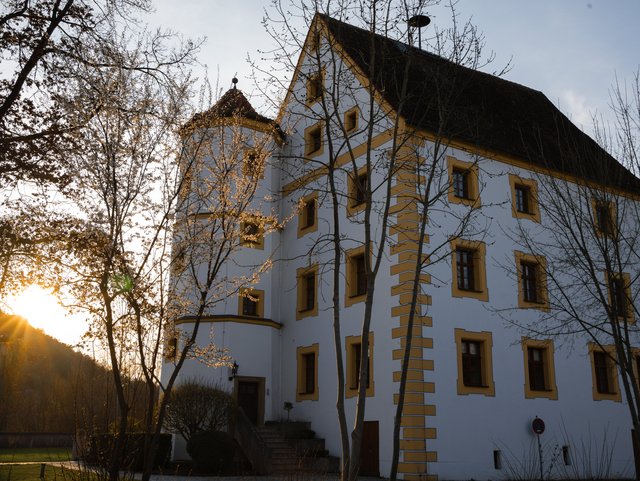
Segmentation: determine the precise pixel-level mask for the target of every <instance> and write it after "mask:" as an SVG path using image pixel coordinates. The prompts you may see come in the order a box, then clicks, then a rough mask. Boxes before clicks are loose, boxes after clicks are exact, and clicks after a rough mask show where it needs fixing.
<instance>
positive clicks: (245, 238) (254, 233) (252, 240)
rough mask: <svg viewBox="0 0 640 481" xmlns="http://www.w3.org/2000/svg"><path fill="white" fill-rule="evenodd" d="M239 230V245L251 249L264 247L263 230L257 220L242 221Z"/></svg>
mask: <svg viewBox="0 0 640 481" xmlns="http://www.w3.org/2000/svg"><path fill="white" fill-rule="evenodd" d="M240 230H241V236H240V245H242V246H245V247H251V248H253V249H262V248H263V247H264V231H263V229H262V227H261V226H260V224H259V223H258V221H257V220H256V221H253V220H248V221H244V222H242V223H241V224H240Z"/></svg>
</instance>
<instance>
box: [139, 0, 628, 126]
mask: <svg viewBox="0 0 640 481" xmlns="http://www.w3.org/2000/svg"><path fill="white" fill-rule="evenodd" d="M285 1H286V0H283V2H285ZM154 3H155V8H156V11H155V13H154V14H153V15H151V16H150V17H149V18H148V20H149V22H150V23H151V24H152V25H154V26H164V27H170V28H171V29H173V30H174V31H176V32H180V33H181V34H183V35H184V36H185V37H190V38H205V37H206V40H207V41H206V44H205V45H204V47H203V48H202V51H201V54H200V56H199V58H200V62H201V63H202V64H205V65H206V66H207V68H208V74H209V77H210V78H211V80H212V83H214V84H215V81H216V78H218V79H219V84H220V87H221V88H223V90H226V89H227V88H230V87H231V79H232V78H233V76H234V75H235V74H236V73H237V75H238V78H239V84H238V88H240V89H241V90H243V91H244V92H245V93H246V94H248V96H251V95H252V94H253V93H255V92H257V91H256V90H255V87H254V85H252V81H251V79H250V71H251V70H250V67H249V65H248V64H247V62H246V58H247V55H251V57H252V58H260V54H259V52H258V50H260V49H262V50H268V49H269V48H272V47H273V46H274V41H273V40H272V39H271V38H270V37H269V36H268V35H267V34H266V32H265V29H264V27H263V26H262V24H261V22H262V19H263V17H264V9H265V8H268V7H269V4H270V2H269V1H268V0H237V1H236V2H234V3H231V2H229V1H228V0H225V1H223V0H182V1H180V2H177V1H176V0H156V1H155V2H154ZM457 11H458V13H459V14H460V18H461V19H462V20H466V19H468V18H472V20H473V22H474V23H475V24H476V25H477V26H478V27H479V29H480V30H481V31H482V32H484V35H485V39H486V47H485V48H486V49H487V51H489V50H491V51H493V52H495V54H496V60H495V62H494V64H493V65H494V69H495V67H497V66H503V65H505V64H506V63H507V62H508V61H509V59H511V63H512V66H513V67H512V69H511V70H510V72H509V73H508V74H507V75H506V76H505V78H506V79H508V80H511V81H514V82H517V83H520V84H523V85H526V86H528V87H530V88H533V89H536V90H540V91H542V92H543V93H544V94H545V95H546V96H547V97H548V98H549V99H550V100H551V101H552V102H553V103H554V104H555V105H557V106H558V107H560V109H561V110H562V111H563V112H564V113H565V114H567V115H568V116H569V117H570V118H571V119H572V120H573V121H574V123H576V124H577V125H578V126H580V127H582V128H583V129H585V130H586V131H587V132H588V131H590V125H591V114H593V113H596V112H598V113H600V114H602V115H604V116H605V117H607V118H608V116H609V107H608V104H609V90H610V87H611V85H612V84H613V83H614V82H615V79H616V75H617V77H618V79H619V80H621V81H624V79H630V78H631V75H632V74H633V73H634V72H635V71H636V70H637V69H638V66H639V64H640V55H639V54H638V47H639V46H640V40H639V38H638V31H637V22H638V19H640V1H638V0H590V1H582V0H536V1H531V0H459V2H458V4H457ZM426 13H427V14H429V15H430V16H431V17H432V26H433V25H436V24H437V25H438V26H441V27H443V26H447V25H448V22H449V18H448V14H447V12H446V11H444V9H431V11H429V10H428V11H427V12H426ZM432 26H430V27H427V29H426V30H424V31H423V32H424V34H423V35H426V36H428V35H429V29H430V28H432ZM254 98H255V97H254ZM256 107H258V108H259V105H256Z"/></svg>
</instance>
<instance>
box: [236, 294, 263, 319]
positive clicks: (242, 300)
mask: <svg viewBox="0 0 640 481" xmlns="http://www.w3.org/2000/svg"><path fill="white" fill-rule="evenodd" d="M238 315H239V316H247V317H264V291H262V290H258V289H241V290H240V296H239V300H238Z"/></svg>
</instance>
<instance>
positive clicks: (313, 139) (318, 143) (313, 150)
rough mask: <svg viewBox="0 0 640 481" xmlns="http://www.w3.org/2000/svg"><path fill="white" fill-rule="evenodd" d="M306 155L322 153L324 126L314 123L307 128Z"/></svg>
mask: <svg viewBox="0 0 640 481" xmlns="http://www.w3.org/2000/svg"><path fill="white" fill-rule="evenodd" d="M304 140H305V155H306V156H309V157H316V156H318V155H320V154H322V151H323V148H322V126H320V125H314V126H312V127H309V128H308V129H307V130H305V135H304Z"/></svg>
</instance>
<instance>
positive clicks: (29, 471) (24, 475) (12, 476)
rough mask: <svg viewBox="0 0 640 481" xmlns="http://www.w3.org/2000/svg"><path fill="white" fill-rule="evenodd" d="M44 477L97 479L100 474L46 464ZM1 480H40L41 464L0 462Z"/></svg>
mask: <svg viewBox="0 0 640 481" xmlns="http://www.w3.org/2000/svg"><path fill="white" fill-rule="evenodd" d="M44 479H45V480H46V481H97V480H98V476H97V475H96V474H95V473H91V472H88V471H76V470H74V469H63V468H60V467H54V466H46V467H45V470H44ZM0 481H40V465H39V464H24V465H17V464H0Z"/></svg>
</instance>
